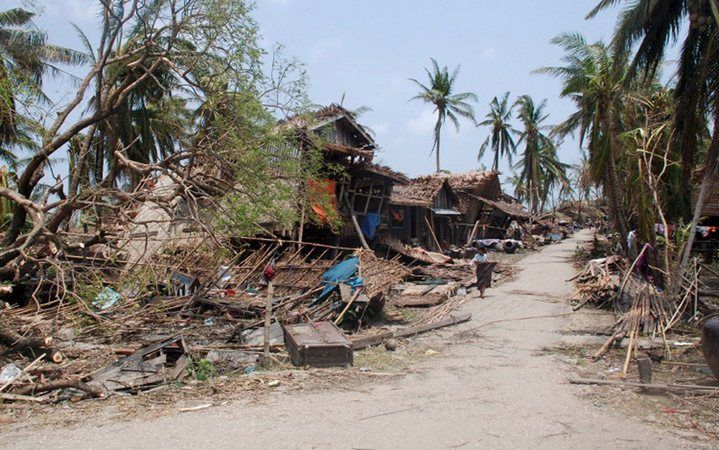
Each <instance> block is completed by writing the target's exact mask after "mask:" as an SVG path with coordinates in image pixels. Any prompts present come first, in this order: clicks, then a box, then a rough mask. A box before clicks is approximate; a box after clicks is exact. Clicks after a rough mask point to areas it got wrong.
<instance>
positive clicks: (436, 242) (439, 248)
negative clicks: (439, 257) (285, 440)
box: [424, 216, 442, 252]
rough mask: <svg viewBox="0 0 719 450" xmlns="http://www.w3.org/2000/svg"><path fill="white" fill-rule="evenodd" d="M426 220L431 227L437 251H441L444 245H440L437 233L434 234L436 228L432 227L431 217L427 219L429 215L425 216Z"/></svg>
mask: <svg viewBox="0 0 719 450" xmlns="http://www.w3.org/2000/svg"><path fill="white" fill-rule="evenodd" d="M424 222H425V223H426V224H427V226H428V227H429V232H430V234H431V235H432V239H434V243H435V245H437V251H439V252H441V251H442V246H441V245H439V241H438V240H437V235H436V234H434V228H432V224H431V223H430V222H429V219H427V216H424Z"/></svg>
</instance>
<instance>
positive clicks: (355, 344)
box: [352, 313, 472, 350]
mask: <svg viewBox="0 0 719 450" xmlns="http://www.w3.org/2000/svg"><path fill="white" fill-rule="evenodd" d="M471 318H472V314H469V313H465V314H448V315H447V316H446V317H444V318H443V319H442V320H440V321H439V322H434V323H426V324H422V325H417V326H414V327H409V328H405V329H403V330H397V331H386V332H384V333H380V334H377V335H374V336H368V337H365V338H359V339H353V340H352V349H353V350H361V349H363V348H367V347H372V346H373V345H379V344H381V343H382V342H384V341H386V340H387V339H390V338H403V337H409V336H414V335H416V334H420V333H425V332H427V331H431V330H437V329H439V328H444V327H448V326H451V325H458V324H460V323H463V322H467V321H469V320H470V319H471Z"/></svg>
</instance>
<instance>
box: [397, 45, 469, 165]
mask: <svg viewBox="0 0 719 450" xmlns="http://www.w3.org/2000/svg"><path fill="white" fill-rule="evenodd" d="M431 60H432V70H431V71H430V70H429V69H427V68H425V69H424V70H425V72H426V73H427V78H428V79H429V82H428V83H427V84H426V85H425V84H422V83H420V82H419V81H417V80H416V79H414V78H410V81H412V82H413V83H415V84H416V85H417V86H418V87H419V89H420V92H419V94H417V95H415V96H414V97H412V98H411V99H410V100H422V101H424V102H426V103H430V104H432V105H434V112H436V113H437V122H436V124H435V126H434V144H433V145H432V151H434V152H436V153H435V157H436V161H437V173H440V171H441V167H440V163H439V161H440V160H439V156H440V155H439V144H440V136H441V132H442V125H444V121H445V120H446V119H447V118H449V120H450V121H451V122H452V124H453V125H454V127H455V129H456V130H457V131H459V117H463V118H465V119H469V120H471V121H472V123H474V122H475V120H474V109H473V108H472V105H471V104H470V103H469V102H470V101H474V102H476V101H477V96H476V95H475V94H473V93H471V92H462V93H455V90H456V82H457V75H458V74H459V66H457V67H456V68H455V69H454V71H453V72H452V73H451V74H450V73H449V70H448V69H447V66H444V67H439V64H437V61H435V59H434V58H431Z"/></svg>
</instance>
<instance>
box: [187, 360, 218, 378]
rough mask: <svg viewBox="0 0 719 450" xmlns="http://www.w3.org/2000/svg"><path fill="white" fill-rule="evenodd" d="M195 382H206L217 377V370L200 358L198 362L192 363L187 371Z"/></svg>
mask: <svg viewBox="0 0 719 450" xmlns="http://www.w3.org/2000/svg"><path fill="white" fill-rule="evenodd" d="M187 370H188V371H189V373H190V375H191V376H192V378H194V379H195V380H197V381H207V380H209V379H210V378H214V377H215V376H217V368H216V367H215V365H214V364H212V362H210V361H208V360H206V359H204V358H202V359H200V360H198V361H194V360H193V361H192V365H190V367H189V368H188V369H187Z"/></svg>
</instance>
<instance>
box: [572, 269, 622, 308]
mask: <svg viewBox="0 0 719 450" xmlns="http://www.w3.org/2000/svg"><path fill="white" fill-rule="evenodd" d="M620 261H621V259H620V258H619V257H618V256H616V255H615V256H609V257H606V258H598V259H593V260H591V261H589V262H588V263H587V266H586V268H585V269H584V270H583V271H581V272H580V273H578V274H577V275H576V276H575V277H574V278H572V280H575V281H576V289H575V292H574V295H573V296H572V300H573V301H575V302H577V304H576V305H575V307H574V310H575V311H576V310H577V309H579V308H581V307H583V306H584V305H587V304H591V305H594V306H596V307H602V306H607V305H609V306H612V305H614V302H615V300H616V299H617V293H618V291H619V285H620V284H621V279H620V277H621V267H620V266H619V263H620ZM570 281H571V280H570Z"/></svg>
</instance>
